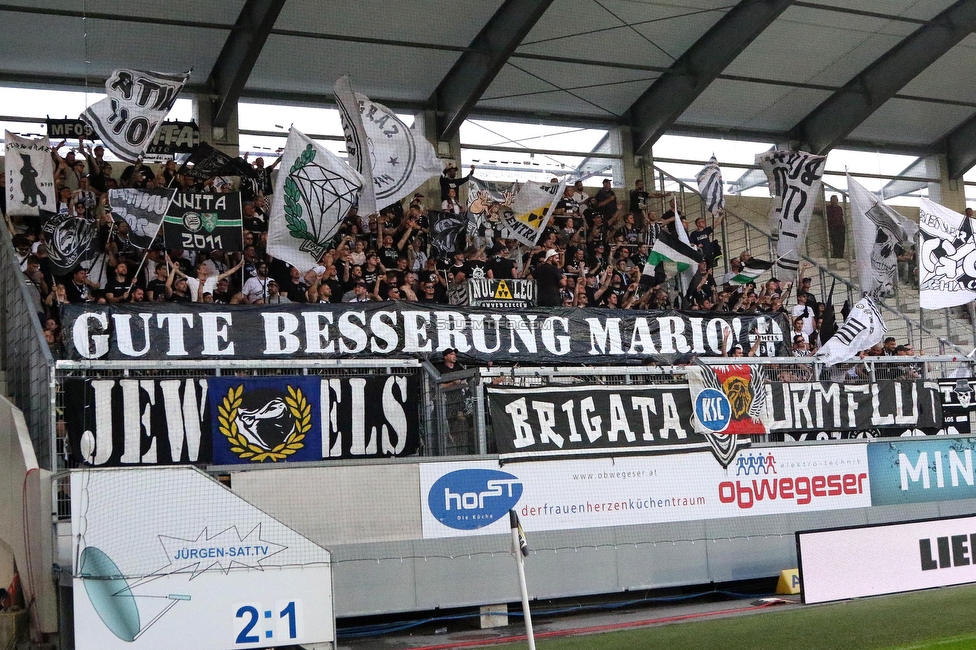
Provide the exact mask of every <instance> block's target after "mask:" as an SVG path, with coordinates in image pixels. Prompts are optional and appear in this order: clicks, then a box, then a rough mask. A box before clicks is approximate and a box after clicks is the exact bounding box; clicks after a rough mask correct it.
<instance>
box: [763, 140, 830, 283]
mask: <svg viewBox="0 0 976 650" xmlns="http://www.w3.org/2000/svg"><path fill="white" fill-rule="evenodd" d="M826 162H827V157H826V156H816V155H814V154H812V153H807V152H805V151H782V150H773V151H766V152H764V153H761V154H758V155H757V156H756V164H757V165H759V166H760V167H761V168H762V170H763V171H764V172H766V180H767V182H768V183H769V193H770V195H771V196H772V197H773V201H772V204H771V205H770V209H769V227H770V229H771V230H772V232H773V233H774V235H776V236H778V238H779V242H778V248H777V251H776V254H777V255H778V257H779V259H778V260H777V261H776V268H777V269H778V270H777V271H776V276H777V277H779V278H780V279H787V280H792V279H794V278H796V272H797V270H798V269H799V268H800V251H801V250H803V243H804V242H805V241H806V238H807V230H808V229H809V227H810V216H811V215H812V214H813V206H814V204H815V203H816V201H817V196H818V195H819V194H820V178H821V177H822V176H823V172H824V165H825V164H826Z"/></svg>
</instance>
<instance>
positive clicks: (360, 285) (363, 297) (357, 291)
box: [342, 280, 372, 302]
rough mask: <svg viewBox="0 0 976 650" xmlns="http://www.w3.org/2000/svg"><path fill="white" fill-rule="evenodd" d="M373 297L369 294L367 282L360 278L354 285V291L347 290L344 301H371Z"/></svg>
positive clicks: (343, 297)
mask: <svg viewBox="0 0 976 650" xmlns="http://www.w3.org/2000/svg"><path fill="white" fill-rule="evenodd" d="M371 300H372V298H370V296H369V288H368V287H367V286H366V282H364V281H363V280H359V281H357V282H356V284H355V285H353V288H352V291H349V292H346V294H345V295H344V296H342V302H369V301H371Z"/></svg>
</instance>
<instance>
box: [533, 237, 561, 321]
mask: <svg viewBox="0 0 976 650" xmlns="http://www.w3.org/2000/svg"><path fill="white" fill-rule="evenodd" d="M560 257H561V256H560V253H559V251H557V250H554V249H549V250H548V251H546V253H545V255H544V256H543V258H542V262H541V263H539V264H536V266H535V269H533V270H532V277H533V278H535V281H536V291H537V295H538V301H539V305H540V306H542V307H558V306H560V305H561V304H562V298H561V297H560V293H559V292H560V290H561V289H562V288H563V287H565V286H566V277H565V276H564V275H563V272H562V268H561V264H560Z"/></svg>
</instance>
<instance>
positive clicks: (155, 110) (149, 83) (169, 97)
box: [81, 69, 190, 163]
mask: <svg viewBox="0 0 976 650" xmlns="http://www.w3.org/2000/svg"><path fill="white" fill-rule="evenodd" d="M189 77H190V73H189V72H187V73H183V74H164V73H161V72H144V71H142V70H126V69H120V70H115V71H113V72H112V74H111V76H109V78H108V80H107V81H106V82H105V93H106V94H107V95H108V97H106V98H105V99H103V100H101V101H100V102H96V103H94V104H92V105H91V106H89V107H88V108H87V109H86V110H85V112H84V113H82V114H81V120H82V121H83V122H85V123H86V124H88V126H90V127H91V128H92V130H94V131H95V133H96V134H97V135H98V138H99V139H100V140H101V141H102V142H103V143H104V144H105V146H106V147H108V148H109V149H111V150H112V153H114V154H115V155H116V156H118V157H119V158H121V159H122V160H125V161H127V162H130V163H134V162H135V161H136V159H137V158H139V157H140V156H142V154H143V153H144V152H145V151H146V148H147V147H148V146H149V144H150V143H151V142H152V141H153V139H154V138H155V137H156V134H157V133H158V132H159V129H160V127H162V125H163V119H164V118H165V117H166V114H167V113H169V111H170V109H172V108H173V105H174V104H175V103H176V98H177V97H178V96H179V94H180V91H181V90H183V85H184V84H186V80H187V79H189Z"/></svg>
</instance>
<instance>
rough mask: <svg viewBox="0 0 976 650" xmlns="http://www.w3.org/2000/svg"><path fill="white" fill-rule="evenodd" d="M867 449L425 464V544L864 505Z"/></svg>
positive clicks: (816, 447)
mask: <svg viewBox="0 0 976 650" xmlns="http://www.w3.org/2000/svg"><path fill="white" fill-rule="evenodd" d="M866 446H867V445H865V444H858V443H854V444H849V445H834V446H823V445H811V446H803V447H799V446H798V447H776V448H767V449H755V448H753V449H747V450H743V451H742V452H741V453H740V454H739V455H738V457H737V458H736V462H735V464H734V465H733V466H730V467H729V468H727V469H726V468H723V467H722V466H721V465H719V464H718V463H716V462H715V460H714V459H713V458H712V456H711V454H708V453H704V452H699V453H691V454H669V455H666V456H659V455H644V456H624V457H620V458H589V459H579V458H569V459H562V460H558V461H546V462H528V463H511V464H508V465H505V466H504V467H501V468H499V466H498V463H497V462H494V461H467V462H450V463H422V464H421V465H420V494H421V501H422V517H421V523H422V526H423V535H424V538H427V539H429V538H438V537H463V536H469V535H502V534H510V530H509V528H508V511H509V510H510V509H513V510H515V511H516V512H518V515H519V519H520V520H521V521H522V525H523V526H524V527H525V530H526V532H527V533H532V532H534V531H544V530H571V529H576V530H578V529H583V528H602V527H609V526H638V525H643V524H658V523H665V522H674V521H704V520H708V519H722V518H728V517H748V516H753V515H771V514H796V513H807V512H817V511H825V510H838V509H843V508H867V507H869V506H870V505H871V495H870V488H869V486H868V461H867V452H866V451H865V447H866Z"/></svg>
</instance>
